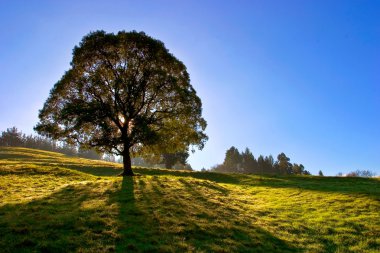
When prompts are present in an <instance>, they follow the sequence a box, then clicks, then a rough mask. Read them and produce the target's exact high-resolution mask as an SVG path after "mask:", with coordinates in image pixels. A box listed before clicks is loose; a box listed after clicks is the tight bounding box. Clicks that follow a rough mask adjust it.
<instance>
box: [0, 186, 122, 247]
mask: <svg viewBox="0 0 380 253" xmlns="http://www.w3.org/2000/svg"><path fill="white" fill-rule="evenodd" d="M93 187H96V185H95V184H94V183H88V184H78V185H70V186H67V187H64V188H63V189H61V190H60V191H58V192H55V193H53V194H51V195H49V196H47V197H45V198H42V199H38V200H35V201H32V202H27V203H20V204H6V205H3V206H1V207H0V234H1V237H0V248H1V252H74V251H88V252H91V251H92V252H99V251H102V252H106V251H112V250H114V241H115V238H114V237H115V236H114V234H115V232H114V230H116V229H115V228H114V227H113V226H112V222H111V221H112V219H114V218H112V216H114V215H113V214H112V210H111V209H110V208H105V207H104V203H105V202H104V200H102V199H101V198H102V195H101V193H98V192H96V191H95V192H94V191H93Z"/></svg>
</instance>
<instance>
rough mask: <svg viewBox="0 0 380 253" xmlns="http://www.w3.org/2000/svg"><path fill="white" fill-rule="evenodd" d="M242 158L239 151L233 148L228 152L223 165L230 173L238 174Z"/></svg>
mask: <svg viewBox="0 0 380 253" xmlns="http://www.w3.org/2000/svg"><path fill="white" fill-rule="evenodd" d="M241 162H242V157H241V155H240V153H239V150H238V149H237V148H235V147H234V146H232V147H231V148H229V149H228V150H227V151H226V157H225V158H224V162H223V165H224V166H225V168H226V169H227V170H228V171H229V172H237V171H238V170H239V169H240V166H241Z"/></svg>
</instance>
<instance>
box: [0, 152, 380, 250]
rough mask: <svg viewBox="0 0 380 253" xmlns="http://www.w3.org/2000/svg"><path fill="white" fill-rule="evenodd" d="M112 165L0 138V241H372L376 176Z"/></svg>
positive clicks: (199, 245) (4, 245) (360, 246)
mask: <svg viewBox="0 0 380 253" xmlns="http://www.w3.org/2000/svg"><path fill="white" fill-rule="evenodd" d="M120 169H121V167H120V165H118V164H114V163H109V162H102V161H92V160H86V159H78V158H71V157H67V156H64V155H61V154H58V153H52V152H46V151H41V150H33V149H25V148H0V251H1V252H15V251H17V252H68V251H74V252H114V251H116V252H157V251H158V252H379V251H380V180H379V179H363V178H335V177H303V176H292V177H279V176H278V177H273V176H271V177H270V176H265V177H260V176H255V175H238V174H219V173H201V172H185V171H171V170H157V169H144V168H135V172H137V173H139V174H140V176H136V177H133V178H121V177H116V176H115V175H117V174H118V173H119V172H120Z"/></svg>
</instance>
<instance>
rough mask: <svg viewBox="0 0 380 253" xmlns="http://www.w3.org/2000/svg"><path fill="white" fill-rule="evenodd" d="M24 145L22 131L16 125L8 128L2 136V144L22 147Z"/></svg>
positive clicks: (0, 141) (0, 138)
mask: <svg viewBox="0 0 380 253" xmlns="http://www.w3.org/2000/svg"><path fill="white" fill-rule="evenodd" d="M23 145H24V140H23V136H22V133H21V132H19V131H18V129H17V128H16V127H12V128H7V131H3V132H2V133H1V136H0V146H7V147H20V146H23Z"/></svg>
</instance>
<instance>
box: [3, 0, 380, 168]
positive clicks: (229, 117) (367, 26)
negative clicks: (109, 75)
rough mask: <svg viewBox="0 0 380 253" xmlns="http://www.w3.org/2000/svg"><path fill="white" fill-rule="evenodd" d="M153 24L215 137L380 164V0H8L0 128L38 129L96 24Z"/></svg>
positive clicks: (214, 146) (112, 27) (221, 145)
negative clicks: (184, 71)
mask: <svg viewBox="0 0 380 253" xmlns="http://www.w3.org/2000/svg"><path fill="white" fill-rule="evenodd" d="M100 29H102V30H105V31H107V32H117V31H119V30H126V31H130V30H137V31H144V32H146V33H147V34H148V35H150V36H152V37H154V38H156V39H159V40H161V41H163V42H164V43H165V45H166V47H167V48H168V49H169V50H170V52H172V53H173V54H174V55H175V56H176V57H177V58H179V59H180V60H181V61H183V62H184V63H185V65H186V66H187V68H188V71H189V73H190V77H191V82H192V85H193V86H194V88H195V89H196V90H197V92H198V95H199V96H200V98H201V99H202V102H203V109H204V112H203V113H204V117H205V119H206V120H207V122H208V128H207V134H208V135H209V141H208V142H207V143H206V146H205V148H204V150H202V151H197V152H196V153H195V154H193V155H192V156H191V157H190V159H189V161H190V163H191V165H192V166H193V168H194V169H201V168H202V167H205V168H209V167H210V166H213V165H215V164H217V163H221V162H223V159H224V154H225V151H226V150H227V149H228V148H230V147H231V146H235V147H237V148H238V149H239V150H243V149H244V148H245V147H249V148H250V149H251V151H252V152H253V153H254V155H255V156H256V157H257V156H258V155H259V154H263V155H269V154H272V155H273V156H277V154H279V153H280V152H284V153H285V154H286V155H287V156H288V157H290V158H291V162H297V163H302V164H304V165H305V167H306V169H308V170H310V171H311V172H312V173H313V174H316V173H317V172H318V170H320V169H321V170H322V171H323V172H324V173H325V174H327V175H335V174H337V173H338V172H349V171H352V170H356V169H369V170H372V171H375V172H377V174H380V165H379V157H380V68H379V66H380V1H365V0H361V1H359V0H358V1H349V0H345V1H337V0H336V1H327V0H322V1H311V0H310V1H304V0H302V1H301V0H300V1H294V0H290V1H175V0H172V1H153V0H152V1H11V0H9V1H4V0H2V1H0V32H1V39H0V69H1V75H0V130H2V131H3V130H5V129H6V128H8V127H12V126H17V127H18V128H19V129H20V130H22V131H23V132H25V133H32V132H33V126H34V125H35V124H36V123H37V121H38V118H37V115H38V110H39V109H41V108H42V105H43V103H44V101H45V100H46V98H47V96H48V94H49V91H50V89H51V88H52V87H53V85H54V83H55V82H56V81H58V80H59V79H60V77H61V76H62V74H63V73H64V72H65V71H66V70H68V68H69V63H70V61H71V53H72V49H73V47H74V46H75V45H77V44H78V43H79V42H80V40H81V39H82V37H83V36H84V35H86V34H87V33H88V32H90V31H95V30H100Z"/></svg>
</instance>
